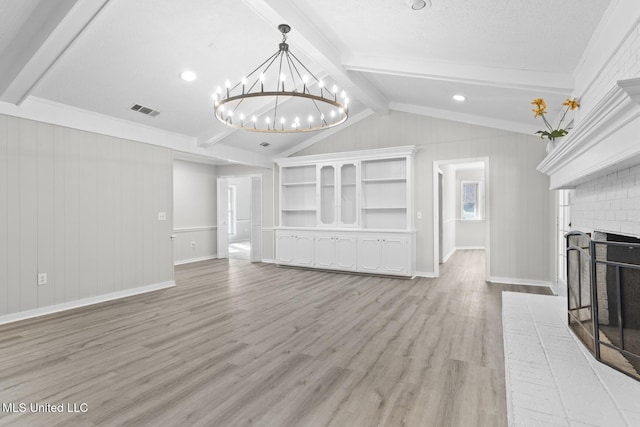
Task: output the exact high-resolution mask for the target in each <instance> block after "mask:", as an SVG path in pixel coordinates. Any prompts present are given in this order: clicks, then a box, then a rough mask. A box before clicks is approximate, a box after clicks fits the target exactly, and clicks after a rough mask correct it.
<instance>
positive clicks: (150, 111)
mask: <svg viewBox="0 0 640 427" xmlns="http://www.w3.org/2000/svg"><path fill="white" fill-rule="evenodd" d="M131 109H132V110H133V111H137V112H138V113H142V114H145V115H147V116H151V117H155V116H157V115H158V114H160V111H156V110H154V109H153V108H149V107H145V106H144V105H140V104H133V105H132V106H131Z"/></svg>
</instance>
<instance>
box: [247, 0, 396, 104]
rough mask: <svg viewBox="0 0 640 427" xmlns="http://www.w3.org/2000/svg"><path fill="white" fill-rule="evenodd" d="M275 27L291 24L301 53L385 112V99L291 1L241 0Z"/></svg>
mask: <svg viewBox="0 0 640 427" xmlns="http://www.w3.org/2000/svg"><path fill="white" fill-rule="evenodd" d="M242 1H243V2H244V3H245V4H246V5H247V6H249V7H250V8H251V9H253V10H254V11H255V12H256V13H257V14H258V15H260V16H262V17H263V18H264V19H265V20H266V21H267V22H269V23H270V24H271V25H273V27H274V28H276V27H277V26H278V25H279V24H289V25H290V26H291V28H292V30H291V33H290V40H289V43H290V44H292V45H294V46H295V47H297V48H299V49H300V50H302V51H304V54H305V55H306V56H307V57H309V58H310V59H311V60H312V61H314V62H315V63H317V64H318V65H319V66H320V67H322V68H323V70H324V71H326V72H327V73H328V74H329V75H330V76H331V77H333V78H334V79H335V80H336V83H337V84H338V85H339V86H340V87H342V88H343V89H344V90H346V91H347V92H348V93H349V95H350V97H351V98H354V99H357V100H358V101H360V102H362V103H363V104H364V105H366V106H367V107H368V108H370V109H372V110H373V111H375V112H377V113H386V112H387V111H388V109H389V101H388V100H387V99H386V98H385V96H384V95H383V94H382V93H381V92H380V91H379V90H378V89H377V88H376V87H375V86H374V85H372V84H371V83H370V82H369V81H368V80H366V79H364V78H359V76H357V75H354V73H350V72H349V71H348V70H347V69H345V67H344V66H343V65H342V63H341V61H340V52H339V50H338V49H337V48H336V47H335V46H333V45H332V44H331V43H330V42H329V41H328V40H327V39H326V37H324V35H323V34H322V32H321V31H320V30H318V28H317V27H316V26H315V25H314V24H313V22H312V20H311V19H310V18H309V17H307V16H306V15H305V14H304V13H303V12H302V11H301V10H300V9H299V8H298V7H296V5H295V3H294V2H291V1H289V0H269V1H267V0H242Z"/></svg>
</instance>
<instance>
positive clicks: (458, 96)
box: [453, 95, 467, 102]
mask: <svg viewBox="0 0 640 427" xmlns="http://www.w3.org/2000/svg"><path fill="white" fill-rule="evenodd" d="M453 99H454V100H455V101H458V102H462V101H466V100H467V97H466V96H464V95H453Z"/></svg>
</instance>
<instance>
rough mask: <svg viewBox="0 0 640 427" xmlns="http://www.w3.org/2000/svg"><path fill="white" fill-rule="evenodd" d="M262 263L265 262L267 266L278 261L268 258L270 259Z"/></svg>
mask: <svg viewBox="0 0 640 427" xmlns="http://www.w3.org/2000/svg"><path fill="white" fill-rule="evenodd" d="M260 262H264V263H266V264H275V263H276V260H275V259H271V258H268V259H263V260H262V261H260Z"/></svg>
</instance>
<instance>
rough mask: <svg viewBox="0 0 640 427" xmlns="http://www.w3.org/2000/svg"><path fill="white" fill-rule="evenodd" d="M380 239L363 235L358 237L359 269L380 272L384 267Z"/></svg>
mask: <svg viewBox="0 0 640 427" xmlns="http://www.w3.org/2000/svg"><path fill="white" fill-rule="evenodd" d="M380 245H381V242H380V239H378V238H375V237H361V238H360V239H358V270H359V271H364V272H369V273H378V272H379V271H380V269H381V268H382V251H381V249H380Z"/></svg>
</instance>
